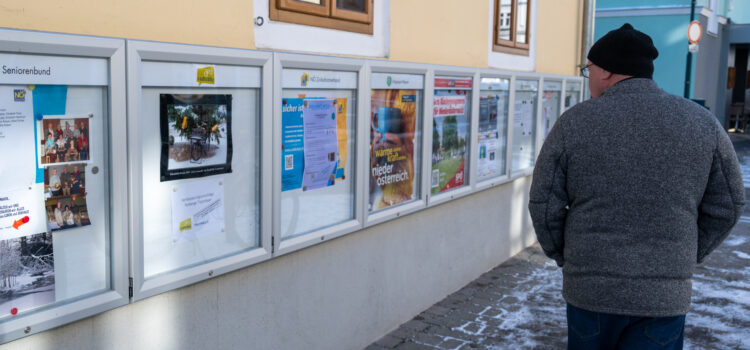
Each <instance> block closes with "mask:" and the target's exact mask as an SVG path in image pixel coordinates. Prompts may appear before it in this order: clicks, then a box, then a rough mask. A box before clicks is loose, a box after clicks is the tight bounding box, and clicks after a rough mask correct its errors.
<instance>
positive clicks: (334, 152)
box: [274, 54, 365, 254]
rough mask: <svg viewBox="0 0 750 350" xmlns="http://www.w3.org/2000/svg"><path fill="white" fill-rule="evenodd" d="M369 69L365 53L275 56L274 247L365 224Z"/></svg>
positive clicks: (290, 248) (313, 240)
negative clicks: (362, 139)
mask: <svg viewBox="0 0 750 350" xmlns="http://www.w3.org/2000/svg"><path fill="white" fill-rule="evenodd" d="M363 73H364V61H363V60H349V59H336V58H325V57H319V56H306V55H284V54H278V55H276V74H277V76H278V79H277V81H278V82H279V83H280V84H279V86H277V91H278V92H277V96H278V97H277V98H276V100H275V102H274V104H275V110H276V116H277V118H275V122H276V124H277V125H276V129H275V130H276V137H277V140H278V141H277V142H275V144H274V149H275V152H276V154H275V155H274V160H275V163H274V169H275V173H274V174H275V175H274V180H275V200H276V202H275V203H274V207H275V208H276V210H277V212H276V215H275V222H276V228H275V230H274V236H275V239H277V241H275V242H276V248H277V249H276V250H275V254H284V253H286V252H289V251H293V250H296V249H300V248H302V247H306V246H309V245H311V244H314V243H319V242H321V241H324V240H325V239H327V238H328V239H330V238H333V237H336V236H339V235H342V234H345V233H347V232H351V231H353V230H355V229H358V228H361V227H362V217H363V213H362V206H361V205H359V204H358V202H357V198H362V197H361V195H362V194H361V192H362V188H361V187H358V186H357V184H358V183H361V182H360V181H363V180H364V179H365V176H363V174H361V173H360V171H361V170H360V169H361V164H360V163H361V159H362V158H361V157H360V156H358V155H359V154H358V153H359V149H358V148H357V146H358V145H359V144H358V142H357V132H356V130H357V125H358V119H357V116H358V111H361V110H362V107H361V105H362V103H363V102H362V101H361V98H360V96H359V93H360V92H361V91H364V90H365V89H363V88H362V87H363V86H365V85H364V81H363V79H362V78H361V77H362V76H363ZM362 146H363V145H362Z"/></svg>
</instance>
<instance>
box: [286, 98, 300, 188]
mask: <svg viewBox="0 0 750 350" xmlns="http://www.w3.org/2000/svg"><path fill="white" fill-rule="evenodd" d="M304 100H305V99H303V98H285V99H282V101H281V191H282V192H283V191H289V190H295V189H298V188H300V187H302V174H303V172H304V170H305V148H304V136H305V127H304V124H303V121H302V103H303V101H304Z"/></svg>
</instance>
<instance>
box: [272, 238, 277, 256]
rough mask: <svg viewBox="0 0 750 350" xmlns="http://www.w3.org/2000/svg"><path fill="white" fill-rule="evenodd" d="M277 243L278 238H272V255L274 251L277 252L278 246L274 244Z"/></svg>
mask: <svg viewBox="0 0 750 350" xmlns="http://www.w3.org/2000/svg"><path fill="white" fill-rule="evenodd" d="M275 242H276V237H274V236H271V254H273V252H274V250H276V244H274V243H275Z"/></svg>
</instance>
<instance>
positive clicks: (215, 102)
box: [160, 94, 232, 181]
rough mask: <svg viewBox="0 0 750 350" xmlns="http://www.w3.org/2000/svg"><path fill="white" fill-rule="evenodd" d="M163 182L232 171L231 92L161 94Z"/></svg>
mask: <svg viewBox="0 0 750 350" xmlns="http://www.w3.org/2000/svg"><path fill="white" fill-rule="evenodd" d="M160 120H161V123H160V124H161V181H169V180H175V179H185V178H195V177H203V176H208V175H216V174H224V173H231V172H232V95H208V94H206V95H175V94H161V95H160Z"/></svg>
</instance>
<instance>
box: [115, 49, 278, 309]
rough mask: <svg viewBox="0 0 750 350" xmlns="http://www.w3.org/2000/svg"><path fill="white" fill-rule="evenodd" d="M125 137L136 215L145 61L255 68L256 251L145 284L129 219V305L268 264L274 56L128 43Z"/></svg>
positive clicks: (138, 235) (138, 241) (138, 223)
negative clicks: (257, 107) (257, 82)
mask: <svg viewBox="0 0 750 350" xmlns="http://www.w3.org/2000/svg"><path fill="white" fill-rule="evenodd" d="M127 45H128V57H127V59H128V111H129V118H128V119H129V120H128V130H129V133H128V137H129V141H130V147H131V149H130V158H129V161H130V173H129V174H130V189H131V198H130V212H131V213H140V212H141V210H142V205H141V203H142V201H143V200H144V197H145V194H144V193H143V187H142V184H141V182H142V181H141V161H142V159H141V158H142V157H141V154H139V153H138V152H137V151H136V148H135V145H137V144H138V140H139V131H140V130H139V127H141V125H139V116H138V115H139V114H140V111H141V95H142V84H141V68H142V65H143V61H144V60H148V61H162V62H175V63H205V64H225V65H236V66H250V67H259V68H260V69H261V79H262V81H261V89H260V96H259V103H260V114H259V116H258V117H259V118H260V122H259V131H260V132H259V135H258V137H260V138H261V139H260V142H259V147H260V152H259V157H260V164H261V167H260V172H259V174H258V176H259V177H260V184H259V191H260V195H259V200H260V203H258V204H259V206H260V210H259V213H260V215H259V217H260V237H259V238H260V246H259V247H257V248H255V249H251V250H249V251H245V252H241V253H237V254H233V255H230V256H228V257H224V258H220V259H217V260H212V261H209V262H207V263H204V264H200V265H197V266H192V267H188V268H185V269H181V270H177V271H173V272H168V273H165V274H161V275H158V276H155V277H152V278H148V279H146V278H145V276H144V257H143V231H142V227H143V225H144V223H143V222H142V218H141V216H140V215H132V216H131V218H130V221H131V224H130V227H131V245H132V250H131V251H132V254H131V261H130V263H131V277H132V278H133V300H140V299H144V298H147V297H150V296H153V295H156V294H160V293H163V292H166V291H169V290H172V289H177V288H180V287H183V286H186V285H189V284H193V283H196V282H200V281H203V280H206V279H209V278H212V277H216V276H218V275H221V274H225V273H227V272H231V271H234V270H237V269H240V268H243V267H246V266H249V265H252V264H256V263H258V262H261V261H265V260H268V259H270V258H271V249H272V248H271V208H270V207H269V206H268V205H264V204H265V203H270V202H271V190H270V188H271V181H270V177H271V176H272V174H271V169H272V168H271V159H270V158H269V157H268V156H266V155H264V151H263V150H269V149H271V138H270V137H268V135H271V132H272V129H271V127H272V123H270V122H268V121H270V120H272V118H273V115H272V114H271V113H272V109H271V108H269V106H270V105H271V100H272V92H273V90H272V84H273V79H272V76H273V75H272V64H273V60H272V54H271V53H268V52H259V51H251V50H236V49H228V48H216V47H206V46H194V45H180V44H167V43H155V42H146V41H135V40H128V43H127Z"/></svg>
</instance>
